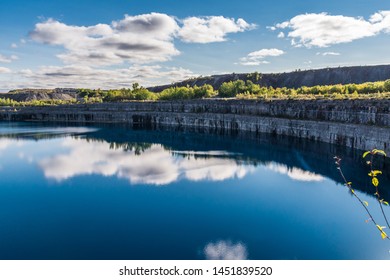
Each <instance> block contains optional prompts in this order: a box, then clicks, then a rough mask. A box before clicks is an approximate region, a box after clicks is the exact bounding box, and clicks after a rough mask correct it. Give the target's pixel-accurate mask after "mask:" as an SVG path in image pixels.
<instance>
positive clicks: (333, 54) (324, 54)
mask: <svg viewBox="0 0 390 280" xmlns="http://www.w3.org/2000/svg"><path fill="white" fill-rule="evenodd" d="M316 55H322V56H329V55H332V56H338V55H341V54H340V53H339V52H323V53H321V52H318V53H316Z"/></svg>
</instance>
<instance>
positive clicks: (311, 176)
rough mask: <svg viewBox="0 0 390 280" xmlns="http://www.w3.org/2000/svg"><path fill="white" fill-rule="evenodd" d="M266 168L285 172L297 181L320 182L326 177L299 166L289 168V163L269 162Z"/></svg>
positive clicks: (280, 172)
mask: <svg viewBox="0 0 390 280" xmlns="http://www.w3.org/2000/svg"><path fill="white" fill-rule="evenodd" d="M265 168H267V169H268V170H271V171H274V172H277V173H279V174H285V175H287V176H288V177H289V178H291V179H293V180H296V181H304V182H320V181H323V180H324V177H322V176H321V175H318V174H315V173H313V172H310V171H306V170H302V169H300V168H297V167H292V168H289V167H288V166H287V165H283V164H277V163H269V164H267V165H266V166H265Z"/></svg>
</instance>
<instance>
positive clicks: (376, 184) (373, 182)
mask: <svg viewBox="0 0 390 280" xmlns="http://www.w3.org/2000/svg"><path fill="white" fill-rule="evenodd" d="M372 184H373V185H374V186H375V187H377V186H378V185H379V180H378V178H375V177H374V178H372Z"/></svg>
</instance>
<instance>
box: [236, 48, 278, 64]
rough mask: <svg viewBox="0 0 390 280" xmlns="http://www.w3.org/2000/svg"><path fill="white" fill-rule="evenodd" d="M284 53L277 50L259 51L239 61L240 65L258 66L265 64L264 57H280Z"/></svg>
mask: <svg viewBox="0 0 390 280" xmlns="http://www.w3.org/2000/svg"><path fill="white" fill-rule="evenodd" d="M284 53H285V52H284V51H282V50H279V49H261V50H258V51H255V52H251V53H249V54H248V55H247V56H246V57H242V58H241V59H240V64H241V65H247V66H248V65H249V66H251V65H260V64H267V63H269V62H268V61H266V60H264V58H266V57H275V56H281V55H283V54H284Z"/></svg>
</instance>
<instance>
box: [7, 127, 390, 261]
mask: <svg viewBox="0 0 390 280" xmlns="http://www.w3.org/2000/svg"><path fill="white" fill-rule="evenodd" d="M335 154H337V155H339V156H341V157H342V158H343V160H342V162H343V167H344V171H345V173H346V176H347V177H348V178H349V180H350V181H353V182H354V184H355V182H356V193H357V194H358V195H359V196H360V197H361V198H362V199H363V200H365V201H367V202H368V204H369V208H370V211H372V213H373V215H374V216H375V217H378V218H377V219H378V221H380V223H381V225H384V222H383V218H382V217H381V213H380V210H379V207H378V204H377V202H376V200H375V197H374V196H373V193H374V190H373V189H372V187H371V186H370V184H369V179H368V177H367V170H366V167H365V166H364V162H363V161H362V159H361V151H353V150H347V149H346V148H342V147H336V146H332V145H326V144H319V143H310V142H302V141H297V140H294V139H276V138H274V137H271V136H267V135H264V136H262V137H260V138H256V139H254V138H253V137H250V136H245V135H216V134H215V135H213V134H206V133H203V132H189V131H187V132H179V131H173V130H165V131H151V130H149V131H148V130H132V129H130V128H127V127H125V126H108V125H100V126H99V125H96V126H88V127H85V126H84V127H83V126H62V125H50V126H48V125H43V124H28V123H0V160H1V161H0V259H390V251H389V250H390V241H389V240H382V238H381V236H380V233H379V232H378V230H377V229H376V227H375V226H374V225H373V224H372V223H371V222H370V221H368V222H366V220H367V219H368V217H367V214H366V212H365V211H364V209H363V208H362V206H361V205H360V204H359V202H358V201H357V200H356V199H355V198H354V197H353V196H352V195H351V194H350V193H349V192H348V190H347V189H346V187H345V186H343V185H342V183H341V182H342V181H341V180H340V177H339V176H338V173H337V170H336V167H335V165H334V162H333V159H332V157H333V156H334V155H335ZM384 164H385V166H386V162H385V163H384ZM386 176H387V175H383V178H380V180H381V187H382V189H381V192H382V194H383V196H384V197H385V198H386V199H388V197H390V195H389V193H390V191H389V184H388V182H389V181H388V178H387V177H386ZM366 177H367V178H366ZM385 211H386V212H387V213H388V214H389V215H390V208H389V207H385Z"/></svg>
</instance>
